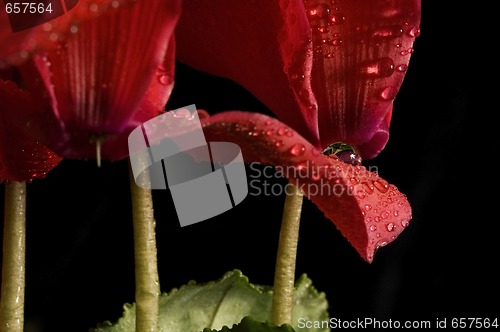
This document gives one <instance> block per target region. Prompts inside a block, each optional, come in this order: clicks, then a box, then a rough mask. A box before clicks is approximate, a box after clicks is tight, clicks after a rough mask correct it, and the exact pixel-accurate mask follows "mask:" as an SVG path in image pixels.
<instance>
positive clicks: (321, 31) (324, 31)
mask: <svg viewBox="0 0 500 332" xmlns="http://www.w3.org/2000/svg"><path fill="white" fill-rule="evenodd" d="M329 31H330V29H329V28H328V27H319V28H318V32H320V33H327V32H329Z"/></svg>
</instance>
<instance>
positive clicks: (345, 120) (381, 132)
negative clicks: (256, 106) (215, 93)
mask: <svg viewBox="0 0 500 332" xmlns="http://www.w3.org/2000/svg"><path fill="white" fill-rule="evenodd" d="M183 6H184V10H185V12H187V13H190V14H189V15H184V16H183V17H182V18H181V20H180V22H179V24H178V26H177V28H176V34H177V36H178V37H179V38H178V39H179V40H178V58H179V59H180V61H182V62H184V63H186V64H187V65H189V66H192V67H194V68H196V69H199V70H202V71H206V72H209V73H211V74H214V75H218V76H223V77H226V78H230V79H232V80H234V81H236V82H237V83H239V84H241V85H242V86H243V87H245V88H246V89H248V90H249V91H250V92H252V93H253V94H254V95H255V96H256V97H257V98H259V99H260V100H261V101H262V102H264V104H265V105H266V106H267V107H269V109H270V110H271V111H272V112H274V113H275V114H276V115H277V116H278V118H280V119H281V120H282V121H284V122H285V123H287V124H288V125H290V126H291V127H292V128H294V129H296V130H297V131H298V132H299V133H301V134H302V135H303V136H304V137H306V138H307V139H308V140H309V141H310V142H312V143H313V144H314V145H315V146H316V147H318V148H320V149H324V148H325V147H327V146H328V145H329V144H331V143H334V142H339V141H340V142H344V143H348V144H350V145H352V146H355V147H357V148H358V150H359V151H360V152H361V154H362V156H363V158H365V159H369V158H373V157H375V156H376V155H377V154H378V153H380V151H381V150H382V149H383V148H384V146H385V145H386V143H387V140H388V138H389V124H390V120H391V113H392V106H393V100H394V98H395V97H396V94H397V92H398V91H399V89H400V87H401V84H402V82H403V78H404V76H405V73H406V70H407V68H408V64H409V61H410V55H411V53H412V52H413V48H412V46H413V42H414V40H415V37H416V36H418V35H419V33H420V30H419V24H420V14H421V13H420V12H421V3H420V0H349V1H345V0H329V1H325V0H323V1H312V0H281V1H271V2H270V1H264V0H262V1H260V2H259V1H257V2H255V1H252V2H248V1H244V2H236V1H223V0H214V1H197V0H186V1H184V3H183ZM222 36H223V37H222ZM192 45H196V52H193V51H192Z"/></svg>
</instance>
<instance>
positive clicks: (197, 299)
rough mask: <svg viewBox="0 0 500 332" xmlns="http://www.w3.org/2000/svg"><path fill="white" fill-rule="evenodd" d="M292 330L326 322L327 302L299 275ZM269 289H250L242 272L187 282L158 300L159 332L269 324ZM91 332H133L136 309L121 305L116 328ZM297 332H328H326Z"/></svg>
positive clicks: (108, 326)
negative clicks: (246, 322) (303, 324)
mask: <svg viewBox="0 0 500 332" xmlns="http://www.w3.org/2000/svg"><path fill="white" fill-rule="evenodd" d="M295 288H296V289H295V306H294V310H293V319H292V326H293V327H294V328H295V329H297V326H298V323H299V319H301V321H304V320H305V321H326V320H328V319H329V317H328V312H327V309H328V302H327V300H326V297H325V294H324V293H319V292H318V291H317V290H316V289H315V288H314V287H313V286H312V281H311V280H310V279H309V278H308V277H307V276H306V275H302V276H301V277H300V278H299V279H298V280H297V282H296V285H295ZM271 302H272V289H271V288H270V287H267V286H259V285H253V284H251V283H250V282H249V280H248V278H247V277H245V276H244V275H243V274H242V273H241V271H239V270H234V271H231V272H228V273H226V274H225V275H224V276H223V277H222V278H221V279H219V280H217V281H212V282H208V283H203V284H197V283H196V282H194V281H191V282H189V283H188V284H187V285H184V286H182V287H180V288H178V289H173V290H172V291H171V292H170V293H168V294H162V295H161V297H160V332H179V331H182V332H201V331H203V330H204V329H206V328H209V329H221V328H222V327H224V326H226V327H229V326H233V325H234V324H237V323H240V322H241V321H242V319H243V318H244V317H246V316H251V317H252V318H253V319H255V320H256V321H260V322H266V321H270V317H271ZM91 331H93V332H135V305H134V304H132V305H131V304H126V305H124V315H123V317H122V318H120V319H119V320H118V321H117V322H116V323H115V324H111V323H110V322H105V323H104V324H102V325H101V326H99V327H97V328H96V329H93V330H91ZM300 331H309V332H327V331H329V330H328V329H317V328H314V329H309V330H305V329H301V330H300Z"/></svg>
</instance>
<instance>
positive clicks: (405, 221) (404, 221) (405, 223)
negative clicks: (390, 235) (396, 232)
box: [401, 220, 410, 227]
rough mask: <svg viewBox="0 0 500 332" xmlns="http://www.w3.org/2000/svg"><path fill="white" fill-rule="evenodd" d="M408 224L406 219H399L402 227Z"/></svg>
mask: <svg viewBox="0 0 500 332" xmlns="http://www.w3.org/2000/svg"><path fill="white" fill-rule="evenodd" d="M409 224H410V223H409V222H408V221H407V220H403V221H401V226H403V227H408V225H409Z"/></svg>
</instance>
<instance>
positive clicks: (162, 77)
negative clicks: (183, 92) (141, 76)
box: [158, 74, 171, 85]
mask: <svg viewBox="0 0 500 332" xmlns="http://www.w3.org/2000/svg"><path fill="white" fill-rule="evenodd" d="M170 81H171V80H170V77H169V76H168V75H165V74H162V75H158V82H160V84H162V85H168V84H169V83H170Z"/></svg>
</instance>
